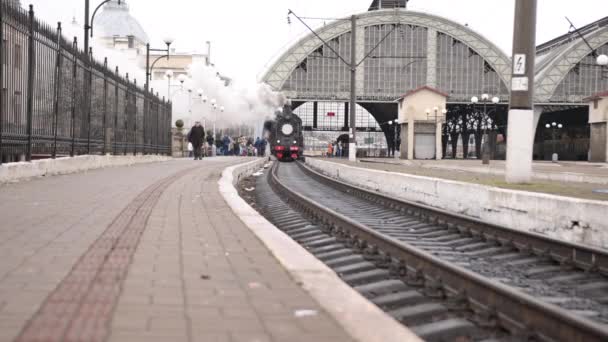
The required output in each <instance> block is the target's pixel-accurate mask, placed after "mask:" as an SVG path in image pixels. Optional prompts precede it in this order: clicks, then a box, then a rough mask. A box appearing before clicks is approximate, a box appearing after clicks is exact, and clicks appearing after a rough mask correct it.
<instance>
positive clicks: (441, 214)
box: [298, 163, 608, 275]
mask: <svg viewBox="0 0 608 342" xmlns="http://www.w3.org/2000/svg"><path fill="white" fill-rule="evenodd" d="M298 166H299V167H301V168H302V170H304V172H305V173H307V174H309V175H310V176H312V177H313V178H315V179H317V180H319V181H321V182H322V183H324V184H326V185H329V186H331V187H333V188H336V189H338V190H341V191H344V192H348V193H349V194H352V195H355V196H358V197H361V198H365V199H368V200H372V201H375V202H377V203H380V204H382V205H384V206H388V207H390V208H395V209H400V210H402V211H405V212H407V213H408V214H410V215H414V216H419V217H420V218H422V219H426V220H428V221H430V222H434V223H439V224H441V223H445V224H447V226H448V228H453V229H458V230H459V231H461V232H468V233H470V234H471V235H472V236H479V237H483V238H484V239H485V240H488V241H496V242H497V243H500V244H501V245H512V246H513V247H515V248H517V249H518V250H527V251H529V252H531V253H534V254H536V255H538V256H545V257H549V258H552V259H553V260H555V261H556V262H558V263H560V264H562V265H564V266H576V267H578V268H580V269H582V270H585V271H598V272H601V273H603V274H604V275H608V251H606V250H603V249H600V248H595V247H591V246H585V245H581V244H576V243H572V242H567V241H561V240H557V239H554V238H550V237H547V236H544V235H541V234H536V233H531V232H526V231H522V230H517V229H513V228H509V227H504V226H499V225H495V224H492V223H488V222H484V221H482V220H479V219H476V218H473V217H470V216H464V215H461V214H458V213H453V212H449V211H447V210H442V209H439V208H435V207H431V206H428V205H425V204H422V203H417V202H412V201H407V200H404V199H398V198H394V197H389V196H387V195H384V194H381V193H378V192H374V191H371V190H368V189H365V188H363V187H360V186H356V185H352V184H349V183H346V182H344V181H341V180H337V179H334V178H331V177H328V176H326V175H323V174H321V173H319V172H317V171H315V170H313V169H311V168H310V167H308V166H307V165H303V164H302V163H298Z"/></svg>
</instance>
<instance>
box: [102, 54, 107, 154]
mask: <svg viewBox="0 0 608 342" xmlns="http://www.w3.org/2000/svg"><path fill="white" fill-rule="evenodd" d="M107 70H108V57H106V58H104V60H103V119H102V126H103V127H102V128H101V130H102V132H103V150H102V151H101V153H102V154H103V155H104V156H105V155H106V153H107V152H108V150H107V144H108V136H107V135H108V132H106V129H107V128H106V126H107V120H108V74H107V72H106V71H107Z"/></svg>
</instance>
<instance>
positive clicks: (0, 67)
mask: <svg viewBox="0 0 608 342" xmlns="http://www.w3.org/2000/svg"><path fill="white" fill-rule="evenodd" d="M4 6H5V5H4V2H3V1H1V0H0V51H4V49H6V47H4ZM5 62H6V63H7V65H8V60H7V61H5V60H4V53H0V165H2V160H3V159H4V151H3V150H2V149H3V147H2V145H3V144H2V136H3V134H4V124H3V122H4V115H5V110H4V102H5V101H4V96H3V95H4V63H5ZM6 96H7V100H8V89H7V94H6Z"/></svg>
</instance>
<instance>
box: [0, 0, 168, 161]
mask: <svg viewBox="0 0 608 342" xmlns="http://www.w3.org/2000/svg"><path fill="white" fill-rule="evenodd" d="M11 3H12V2H11V1H8V0H0V23H1V25H0V36H1V37H2V39H1V40H0V51H1V57H0V65H1V67H0V82H1V83H0V89H1V96H0V164H1V163H3V162H11V161H19V160H26V161H30V160H32V158H34V159H36V158H55V157H59V156H75V155H81V154H108V153H111V154H169V153H170V152H171V103H169V102H167V101H165V100H164V99H160V98H159V97H157V96H154V95H153V94H152V93H151V92H148V91H145V90H144V89H142V88H140V87H138V86H137V83H136V82H132V81H130V80H129V78H128V75H127V76H126V77H122V76H120V75H119V74H118V71H119V70H118V68H116V70H114V71H111V70H110V69H108V68H107V60H106V61H105V63H103V64H101V63H99V62H97V61H95V60H93V58H88V57H89V56H90V55H89V56H87V54H86V53H85V52H84V51H82V50H79V48H78V45H77V40H76V38H74V41H73V42H68V41H67V40H66V39H64V38H63V37H62V34H61V25H60V24H59V25H58V27H57V28H56V29H53V28H51V27H50V26H49V25H47V24H45V23H43V22H41V21H39V20H38V19H36V18H35V17H34V10H33V7H32V6H30V9H29V11H27V10H24V9H22V8H19V7H15V6H14V5H12V4H11Z"/></svg>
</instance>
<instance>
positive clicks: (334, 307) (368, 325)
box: [218, 159, 422, 342]
mask: <svg viewBox="0 0 608 342" xmlns="http://www.w3.org/2000/svg"><path fill="white" fill-rule="evenodd" d="M265 162H266V160H265V159H258V160H254V161H252V162H247V163H244V164H240V165H235V166H232V167H228V168H226V169H225V170H224V171H223V172H222V177H221V179H220V180H219V181H218V185H219V190H220V193H221V194H222V197H223V198H224V200H225V201H226V203H227V204H228V206H229V207H230V208H231V209H232V211H233V212H234V213H235V215H236V216H237V217H238V218H239V219H240V220H241V221H242V222H243V223H244V224H245V226H247V228H249V230H251V232H252V233H253V234H254V235H255V236H256V237H257V238H258V239H259V240H260V241H261V242H262V243H263V244H264V246H266V248H268V249H269V250H270V252H271V254H272V255H273V256H274V257H275V258H276V259H277V260H278V261H279V263H280V264H281V265H282V266H283V267H284V268H285V269H286V271H287V272H288V273H289V274H290V276H291V277H292V278H293V279H294V280H295V281H297V282H298V284H300V285H301V286H302V288H304V290H306V291H307V292H308V293H309V294H310V295H311V297H312V298H313V299H314V300H315V301H316V302H317V303H318V304H319V305H320V306H321V307H322V308H323V309H324V310H325V311H326V312H327V313H328V314H329V315H330V316H331V317H332V318H333V319H335V320H336V322H338V324H339V325H340V326H341V327H342V328H343V329H345V331H346V332H347V333H348V334H349V335H350V336H351V337H352V338H353V339H355V340H357V341H361V342H393V341H394V342H404V341H408V342H409V341H412V342H413V341H422V340H421V339H420V338H419V337H418V336H416V335H415V334H414V333H413V332H411V331H410V330H409V329H407V328H406V327H404V326H403V325H402V324H401V323H399V322H397V321H396V320H395V319H393V318H392V317H390V316H389V315H387V314H386V313H384V312H383V311H382V310H380V309H379V308H378V307H377V306H375V305H374V304H372V303H371V302H369V301H368V300H367V299H366V298H364V297H363V296H361V295H360V294H359V293H358V292H356V291H355V290H354V289H352V288H351V287H350V286H348V285H347V284H345V283H344V282H343V281H342V279H340V278H339V277H338V276H337V275H336V273H335V272H334V271H333V270H331V269H330V268H329V267H327V266H325V265H324V264H323V263H322V262H321V261H319V260H318V259H316V258H315V257H314V256H313V255H312V254H310V253H309V252H308V251H307V250H306V249H304V248H303V247H302V246H300V245H299V244H298V243H296V242H295V241H293V240H292V239H291V238H290V237H289V236H287V235H286V234H285V233H283V232H282V231H281V230H280V229H278V228H277V227H275V226H274V225H273V224H272V223H270V222H269V221H268V220H266V218H264V217H263V216H262V215H260V214H259V213H258V212H257V211H256V210H255V209H253V208H252V207H251V206H250V205H249V204H247V203H246V202H245V201H244V200H243V199H242V198H241V197H240V195H239V194H238V191H237V189H236V188H235V184H236V183H238V181H239V180H240V179H242V178H243V177H247V176H250V175H251V174H253V173H254V172H255V171H257V170H259V169H260V168H262V167H263V165H264V164H265Z"/></svg>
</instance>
